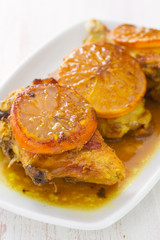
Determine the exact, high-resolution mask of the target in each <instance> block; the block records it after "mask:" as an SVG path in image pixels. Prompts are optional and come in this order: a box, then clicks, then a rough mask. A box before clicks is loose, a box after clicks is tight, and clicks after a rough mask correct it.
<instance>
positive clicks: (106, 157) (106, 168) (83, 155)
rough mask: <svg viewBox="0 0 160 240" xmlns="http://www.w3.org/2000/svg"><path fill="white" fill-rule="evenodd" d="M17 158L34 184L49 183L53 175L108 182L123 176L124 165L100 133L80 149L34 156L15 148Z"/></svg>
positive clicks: (78, 179) (115, 181)
mask: <svg viewBox="0 0 160 240" xmlns="http://www.w3.org/2000/svg"><path fill="white" fill-rule="evenodd" d="M13 149H14V150H15V149H16V151H17V150H18V151H17V152H18V154H17V156H19V161H20V162H21V163H22V166H23V167H24V169H25V171H26V173H27V175H29V176H30V177H31V178H32V180H33V182H34V183H36V184H43V183H49V182H50V183H51V182H52V181H53V179H54V178H65V177H69V178H72V179H73V180H74V181H75V182H78V181H83V182H90V183H97V184H105V185H112V184H115V183H117V182H118V181H120V180H122V179H123V178H124V177H125V168H124V166H123V164H122V162H121V161H120V160H119V159H118V157H117V156H116V154H115V152H114V151H113V150H112V149H111V148H110V147H108V146H107V144H106V143H104V141H103V139H102V137H101V135H100V133H99V132H98V131H96V132H95V134H94V136H93V137H92V139H91V140H90V141H89V142H88V143H87V144H85V145H84V147H83V149H82V150H81V151H74V150H72V151H67V152H64V153H62V154H57V155H50V156H49V155H36V154H32V153H29V152H26V151H24V150H22V149H19V148H17V146H16V144H15V145H14V146H13Z"/></svg>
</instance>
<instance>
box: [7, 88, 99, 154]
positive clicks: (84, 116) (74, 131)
mask: <svg viewBox="0 0 160 240" xmlns="http://www.w3.org/2000/svg"><path fill="white" fill-rule="evenodd" d="M10 122H11V126H12V130H13V133H14V136H15V139H16V141H17V142H18V144H19V146H20V147H21V148H24V149H25V150H27V151H29V152H33V153H39V154H59V153H62V152H64V151H68V150H70V149H74V148H80V147H82V146H83V144H85V143H86V142H88V140H89V139H90V138H91V137H92V135H93V133H94V131H95V130H96V127H97V121H96V116H95V112H94V110H93V108H92V107H91V106H90V104H89V103H87V102H86V100H85V99H83V98H82V97H81V96H80V95H79V94H77V93H76V92H75V91H74V90H73V89H69V88H66V87H62V86H59V85H58V84H40V85H35V86H32V87H29V88H27V89H26V90H25V91H23V92H22V93H21V94H19V96H18V97H17V98H16V100H15V101H14V103H13V105H12V109H11V115H10Z"/></svg>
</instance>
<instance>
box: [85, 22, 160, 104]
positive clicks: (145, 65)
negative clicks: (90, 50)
mask: <svg viewBox="0 0 160 240" xmlns="http://www.w3.org/2000/svg"><path fill="white" fill-rule="evenodd" d="M106 29H107V28H106V26H105V25H104V24H103V23H102V22H100V21H98V20H95V19H94V20H90V21H88V22H87V23H86V31H87V33H88V35H87V37H86V39H85V40H84V42H86V43H87V42H95V41H102V40H103V41H104V40H105V41H108V42H111V43H114V40H113V39H112V36H111V34H110V31H109V30H108V29H107V30H106ZM126 49H127V51H128V52H129V53H130V54H131V55H132V56H133V57H135V58H136V59H137V61H138V62H139V64H140V66H141V69H142V71H143V72H144V73H145V75H146V78H147V82H148V85H147V89H148V91H147V93H148V95H149V96H151V97H152V99H153V100H155V101H158V102H160V48H145V49H143V48H140V49H135V48H126Z"/></svg>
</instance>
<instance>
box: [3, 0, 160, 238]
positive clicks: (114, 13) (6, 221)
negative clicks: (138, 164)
mask: <svg viewBox="0 0 160 240" xmlns="http://www.w3.org/2000/svg"><path fill="white" fill-rule="evenodd" d="M93 2H94V1H93V0H81V1H79V2H78V1H75V0H68V1H65V0H64V1H63V0H59V1H55V0H34V1H33V0H14V1H12V0H0V84H1V83H2V82H3V81H5V78H6V77H7V76H8V75H9V74H10V73H11V72H12V71H13V70H14V68H15V67H16V66H17V65H18V64H19V63H20V62H21V61H22V60H23V59H24V58H25V57H26V56H27V55H29V54H30V53H31V52H32V51H33V50H35V49H36V48H38V47H39V46H41V45H42V44H43V43H45V42H46V41H47V40H48V39H50V38H51V37H54V36H55V35H56V34H58V33H59V32H61V31H63V30H64V29H65V28H67V27H69V26H70V25H72V24H75V23H77V22H79V21H82V20H84V19H90V18H99V19H112V20H115V21H116V20H122V21H124V22H132V23H135V24H140V25H149V26H152V27H160V26H159V23H160V18H159V8H160V3H159V0H157V1H150V0H146V1H145V0H144V1H139V0H134V1H128V0H121V1H119V0H112V1H110V0H99V1H95V2H94V3H93ZM144 9H145V10H144ZM159 203H160V182H159V183H158V184H157V185H156V186H155V187H154V189H153V190H152V191H151V192H150V193H149V194H148V195H147V196H146V198H145V199H144V200H143V201H142V202H141V203H140V204H139V205H138V206H137V207H136V208H135V209H134V210H132V211H131V212H130V213H129V214H128V215H126V216H125V217H124V218H122V219H121V220H120V221H118V222H117V223H116V224H114V225H112V226H111V227H109V228H107V229H104V230H101V231H80V230H73V229H71V228H70V229H67V228H63V227H57V226H54V225H51V224H44V223H40V222H37V221H33V220H30V219H27V218H24V217H21V216H18V215H15V214H13V213H10V212H8V211H6V210H3V209H0V240H28V239H30V240H45V239H46V240H81V239H83V240H109V239H115V240H119V239H127V240H135V239H136V240H143V239H145V240H151V239H154V240H158V239H160V236H159V229H160V204H159ZM71 227H72V226H71Z"/></svg>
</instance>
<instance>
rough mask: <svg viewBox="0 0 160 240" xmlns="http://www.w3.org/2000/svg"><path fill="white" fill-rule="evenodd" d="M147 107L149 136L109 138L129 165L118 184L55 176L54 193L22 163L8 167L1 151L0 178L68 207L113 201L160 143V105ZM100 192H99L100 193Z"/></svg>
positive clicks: (33, 195)
mask: <svg viewBox="0 0 160 240" xmlns="http://www.w3.org/2000/svg"><path fill="white" fill-rule="evenodd" d="M147 108H148V109H150V111H151V113H152V116H153V118H152V121H153V126H154V131H153V133H152V135H150V136H149V137H145V138H141V139H135V138H133V137H130V136H125V137H123V138H122V139H121V140H120V141H115V142H107V143H108V144H109V145H110V146H111V147H112V148H114V149H115V151H116V153H117V155H118V156H119V158H120V159H121V160H122V161H123V162H124V164H125V166H126V169H127V177H126V179H124V180H123V181H121V182H120V183H118V184H115V185H114V186H104V185H96V184H89V183H76V184H75V183H71V182H65V180H64V179H55V183H56V185H57V188H58V192H57V193H54V186H53V185H49V184H45V185H43V186H36V185H34V184H33V182H32V181H31V179H30V178H29V177H28V176H26V175H25V172H24V170H23V168H22V167H21V165H20V164H14V165H12V166H11V167H10V168H8V167H7V165H8V162H7V160H6V159H5V157H4V156H3V154H2V152H1V153H0V181H1V182H3V183H4V184H5V185H6V186H8V187H11V188H12V189H14V190H15V191H18V192H20V193H22V194H25V195H26V196H27V197H31V198H33V199H36V200H38V201H41V202H44V203H47V204H50V205H54V206H55V205H57V206H61V207H67V208H75V209H82V210H93V209H97V208H99V207H102V206H103V205H104V204H108V206H109V205H110V203H111V200H112V199H114V198H115V197H116V196H118V195H120V194H121V193H122V192H123V191H124V190H125V188H126V187H127V186H128V185H129V184H130V183H132V182H133V181H134V180H135V178H136V177H137V176H138V175H139V174H140V173H141V172H142V170H143V169H144V167H145V166H146V165H147V164H148V163H149V161H150V160H151V159H152V156H154V154H155V153H156V151H157V150H158V147H159V146H160V124H159V119H160V105H159V104H157V103H154V102H151V101H147ZM98 192H99V194H98Z"/></svg>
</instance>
